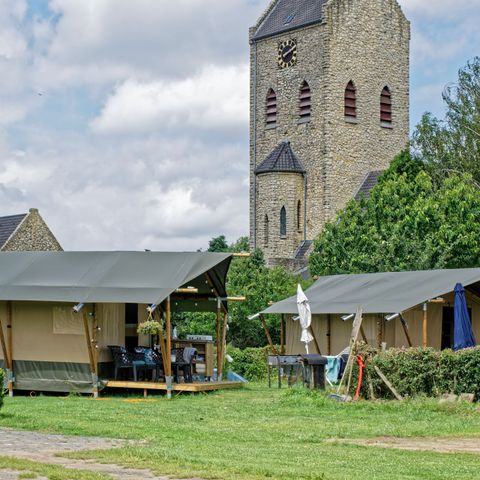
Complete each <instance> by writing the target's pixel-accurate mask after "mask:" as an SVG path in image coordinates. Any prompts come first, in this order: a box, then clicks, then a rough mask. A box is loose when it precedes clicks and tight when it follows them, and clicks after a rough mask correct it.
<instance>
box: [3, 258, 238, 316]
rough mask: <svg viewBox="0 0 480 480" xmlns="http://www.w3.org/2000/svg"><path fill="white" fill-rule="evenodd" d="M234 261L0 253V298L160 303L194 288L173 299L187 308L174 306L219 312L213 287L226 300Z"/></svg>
mask: <svg viewBox="0 0 480 480" xmlns="http://www.w3.org/2000/svg"><path fill="white" fill-rule="evenodd" d="M231 258H232V255H231V254H228V253H210V252H205V253H202V252H200V253H179V252H172V253H166V252H0V300H13V301H15V300H16V301H52V302H75V303H77V302H78V303H96V302H98V303H139V304H152V303H155V304H159V303H161V302H162V301H163V300H165V299H166V298H167V297H168V296H169V295H172V294H174V292H175V291H176V290H177V289H178V288H181V287H184V288H187V287H190V286H192V287H195V288H197V289H198V294H195V295H193V294H192V295H190V294H188V295H185V296H186V297H188V298H185V299H178V300H177V299H175V302H176V303H177V302H178V303H183V307H184V308H182V305H180V306H179V308H177V307H175V308H177V310H184V311H188V310H187V308H186V307H185V305H187V307H188V304H193V303H194V302H197V303H198V305H195V308H192V310H203V311H216V309H217V303H216V301H209V299H210V297H215V296H216V295H215V294H214V293H212V292H213V287H214V288H215V290H216V292H218V294H219V295H220V296H221V297H222V298H223V297H226V290H225V281H226V275H227V272H228V269H229V266H230V262H231ZM206 273H208V277H209V280H208V281H207V278H206V275H205V274H206ZM210 282H211V284H212V285H213V287H212V285H211V284H210ZM199 296H201V297H202V300H205V301H199V300H198V298H199ZM194 298H195V300H193V299H194ZM190 299H191V300H190ZM213 300H215V298H213ZM197 307H198V308H197Z"/></svg>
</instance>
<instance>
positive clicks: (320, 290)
mask: <svg viewBox="0 0 480 480" xmlns="http://www.w3.org/2000/svg"><path fill="white" fill-rule="evenodd" d="M478 282H480V268H465V269H452V270H426V271H417V272H388V273H367V274H359V275H332V276H327V277H321V278H320V279H318V280H317V281H316V282H315V283H314V284H313V285H312V286H311V287H310V288H309V289H308V290H307V292H306V295H307V297H308V299H309V301H310V307H311V309H312V313H313V314H328V313H331V314H347V313H348V314H349V313H355V312H356V310H357V307H358V306H360V305H361V306H362V307H363V313H401V312H404V311H406V310H408V309H410V308H412V307H415V306H416V305H419V304H420V303H423V302H425V301H428V300H430V299H433V298H435V297H438V296H441V295H445V294H447V293H449V292H452V291H453V290H454V288H455V285H456V284H457V283H461V284H463V285H464V286H465V287H469V289H471V290H476V291H477V292H478V290H479V289H480V284H478V285H475V284H477V283H478ZM296 311H297V298H296V296H294V297H290V298H287V299H286V300H282V301H281V302H278V303H275V304H274V305H272V306H271V307H269V308H267V309H266V310H264V311H263V312H261V313H263V314H267V313H285V314H292V315H293V314H295V313H296Z"/></svg>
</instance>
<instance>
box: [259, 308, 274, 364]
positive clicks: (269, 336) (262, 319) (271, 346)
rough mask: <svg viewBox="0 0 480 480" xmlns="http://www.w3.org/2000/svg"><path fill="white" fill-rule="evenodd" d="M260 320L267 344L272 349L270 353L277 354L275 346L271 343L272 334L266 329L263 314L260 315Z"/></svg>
mask: <svg viewBox="0 0 480 480" xmlns="http://www.w3.org/2000/svg"><path fill="white" fill-rule="evenodd" d="M260 321H261V322H262V325H263V329H264V330H265V335H266V336H267V340H268V344H269V345H270V349H271V350H272V353H273V354H274V355H278V351H277V349H276V348H275V345H274V344H273V341H272V336H271V335H270V332H269V331H268V327H267V322H266V321H265V316H264V315H260Z"/></svg>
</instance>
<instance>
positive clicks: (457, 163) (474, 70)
mask: <svg viewBox="0 0 480 480" xmlns="http://www.w3.org/2000/svg"><path fill="white" fill-rule="evenodd" d="M443 100H444V102H445V104H446V108H447V111H446V115H445V118H444V119H443V120H439V119H437V118H435V117H434V116H433V115H432V114H430V113H426V114H425V115H424V116H423V118H422V120H421V122H420V124H419V125H418V126H417V128H416V131H415V132H414V135H413V147H414V149H415V154H416V156H418V158H419V159H421V160H422V161H423V162H424V163H425V164H426V165H427V167H428V168H429V170H430V172H431V174H432V175H434V176H435V177H438V176H440V177H444V176H446V175H448V174H449V173H451V172H460V173H469V174H471V175H472V177H473V178H474V180H475V181H476V182H477V183H480V57H476V58H474V59H473V60H472V61H471V62H468V63H467V65H466V67H464V68H463V69H461V70H460V71H459V74H458V81H457V82H456V83H453V84H451V85H449V86H447V88H446V89H445V91H444V93H443Z"/></svg>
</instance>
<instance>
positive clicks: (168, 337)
mask: <svg viewBox="0 0 480 480" xmlns="http://www.w3.org/2000/svg"><path fill="white" fill-rule="evenodd" d="M165 301H166V308H165V330H166V332H165V336H166V344H165V347H166V352H165V356H166V360H167V363H166V364H165V365H164V367H165V377H166V378H165V379H166V381H167V398H168V399H171V398H172V390H173V381H172V336H171V334H170V330H171V322H172V319H171V315H172V311H171V301H170V296H168V297H167V299H166V300H165Z"/></svg>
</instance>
